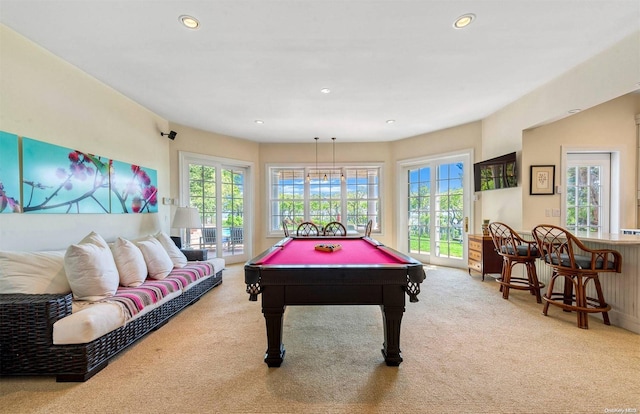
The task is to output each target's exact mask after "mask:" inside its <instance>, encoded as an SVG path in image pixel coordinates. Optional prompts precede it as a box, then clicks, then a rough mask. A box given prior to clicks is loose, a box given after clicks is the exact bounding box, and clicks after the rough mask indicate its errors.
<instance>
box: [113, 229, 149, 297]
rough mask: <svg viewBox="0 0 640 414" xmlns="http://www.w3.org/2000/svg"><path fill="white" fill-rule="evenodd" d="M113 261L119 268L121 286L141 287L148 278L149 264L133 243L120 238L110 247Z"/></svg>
mask: <svg viewBox="0 0 640 414" xmlns="http://www.w3.org/2000/svg"><path fill="white" fill-rule="evenodd" d="M110 247H111V253H113V259H114V261H115V262H116V267H117V268H118V275H119V277H120V285H122V286H126V287H136V286H140V285H141V284H142V283H143V282H144V281H145V279H146V278H147V273H148V272H147V264H146V263H145V261H144V256H143V255H142V252H141V251H140V249H139V248H138V246H136V245H135V244H134V243H133V242H131V241H129V240H127V239H123V238H122V237H118V238H117V239H116V241H115V242H114V243H113V244H112V245H111V246H110Z"/></svg>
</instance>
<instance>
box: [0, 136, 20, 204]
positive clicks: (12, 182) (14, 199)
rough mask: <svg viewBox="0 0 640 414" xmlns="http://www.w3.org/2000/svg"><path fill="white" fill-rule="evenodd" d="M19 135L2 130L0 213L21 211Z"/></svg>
mask: <svg viewBox="0 0 640 414" xmlns="http://www.w3.org/2000/svg"><path fill="white" fill-rule="evenodd" d="M19 161H20V159H19V157H18V136H17V135H14V134H10V133H8V132H4V131H0V214H2V213H19V212H20V164H19Z"/></svg>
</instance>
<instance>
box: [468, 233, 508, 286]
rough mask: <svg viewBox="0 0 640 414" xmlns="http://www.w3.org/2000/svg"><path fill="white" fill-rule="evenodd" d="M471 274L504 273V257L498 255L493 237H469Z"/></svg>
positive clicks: (475, 235) (479, 235)
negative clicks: (473, 272)
mask: <svg viewBox="0 0 640 414" xmlns="http://www.w3.org/2000/svg"><path fill="white" fill-rule="evenodd" d="M468 253H469V274H471V271H472V270H473V271H475V272H478V273H480V274H482V280H484V275H485V273H498V274H501V273H502V257H501V256H500V255H499V254H498V253H496V251H495V248H494V247H493V240H491V236H483V235H481V234H470V235H469V252H468Z"/></svg>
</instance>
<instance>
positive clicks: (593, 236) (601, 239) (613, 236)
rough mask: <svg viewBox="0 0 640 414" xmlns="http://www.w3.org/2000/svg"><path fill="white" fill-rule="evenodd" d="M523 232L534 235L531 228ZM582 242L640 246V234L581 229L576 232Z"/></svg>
mask: <svg viewBox="0 0 640 414" xmlns="http://www.w3.org/2000/svg"><path fill="white" fill-rule="evenodd" d="M521 234H526V235H528V236H532V234H531V230H529V231H523V232H521ZM574 234H575V235H576V237H578V239H580V241H582V242H592V243H606V244H625V245H638V246H640V234H621V233H592V232H586V231H580V232H577V233H574Z"/></svg>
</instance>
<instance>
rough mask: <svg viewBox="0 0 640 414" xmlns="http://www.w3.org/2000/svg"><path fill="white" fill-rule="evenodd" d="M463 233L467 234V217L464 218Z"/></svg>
mask: <svg viewBox="0 0 640 414" xmlns="http://www.w3.org/2000/svg"><path fill="white" fill-rule="evenodd" d="M464 232H465V233H469V217H465V218H464Z"/></svg>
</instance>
